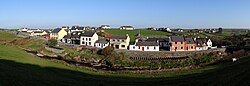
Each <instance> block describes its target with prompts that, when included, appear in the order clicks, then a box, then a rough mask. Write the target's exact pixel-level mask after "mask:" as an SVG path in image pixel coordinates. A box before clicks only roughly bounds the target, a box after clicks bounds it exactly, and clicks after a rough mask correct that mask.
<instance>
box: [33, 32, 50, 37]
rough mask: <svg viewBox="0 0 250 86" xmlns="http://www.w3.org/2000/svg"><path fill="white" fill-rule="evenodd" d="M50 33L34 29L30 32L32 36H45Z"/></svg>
mask: <svg viewBox="0 0 250 86" xmlns="http://www.w3.org/2000/svg"><path fill="white" fill-rule="evenodd" d="M46 34H48V32H46V31H34V32H31V33H30V36H43V35H46Z"/></svg>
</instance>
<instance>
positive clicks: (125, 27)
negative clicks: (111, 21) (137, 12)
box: [121, 26, 134, 28]
mask: <svg viewBox="0 0 250 86" xmlns="http://www.w3.org/2000/svg"><path fill="white" fill-rule="evenodd" d="M121 27H123V28H134V27H133V26H121Z"/></svg>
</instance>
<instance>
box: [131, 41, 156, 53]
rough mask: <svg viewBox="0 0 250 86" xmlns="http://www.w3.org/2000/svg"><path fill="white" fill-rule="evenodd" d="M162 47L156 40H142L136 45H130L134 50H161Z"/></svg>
mask: <svg viewBox="0 0 250 86" xmlns="http://www.w3.org/2000/svg"><path fill="white" fill-rule="evenodd" d="M159 49H160V47H159V45H158V44H157V43H156V42H149V41H142V42H137V43H136V44H135V45H130V46H129V50H134V51H159Z"/></svg>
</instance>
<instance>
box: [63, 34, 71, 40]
mask: <svg viewBox="0 0 250 86" xmlns="http://www.w3.org/2000/svg"><path fill="white" fill-rule="evenodd" d="M63 38H64V39H70V38H71V35H66V36H64V37H63Z"/></svg>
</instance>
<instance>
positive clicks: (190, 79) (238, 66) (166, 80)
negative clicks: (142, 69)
mask: <svg viewBox="0 0 250 86" xmlns="http://www.w3.org/2000/svg"><path fill="white" fill-rule="evenodd" d="M0 47H1V49H0V70H1V72H0V77H1V78H0V85H1V86H10V85H18V86H27V85H28V86H30V85H32V86H33V85H37V86H44V85H46V86H52V85H60V86H68V85H74V86H81V85H87V86H89V85H104V86H109V85H112V86H114V85H115V86H117V85H130V86H132V85H146V86H149V85H196V86H200V85H211V86H213V85H235V86H236V85H238V84H241V85H248V84H249V83H248V81H249V80H248V78H250V75H249V74H250V68H249V65H250V59H249V57H245V58H244V59H242V60H240V61H239V62H238V63H235V64H232V63H230V62H229V63H222V64H217V65H211V66H207V67H204V68H196V69H191V70H180V71H169V72H160V73H143V74H132V73H106V72H102V71H93V70H90V69H86V68H79V67H75V66H66V65H64V64H63V62H56V61H53V60H45V59H41V58H38V57H35V56H32V55H29V54H27V53H26V52H24V51H22V50H20V49H18V48H15V47H11V46H5V45H0Z"/></svg>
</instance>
